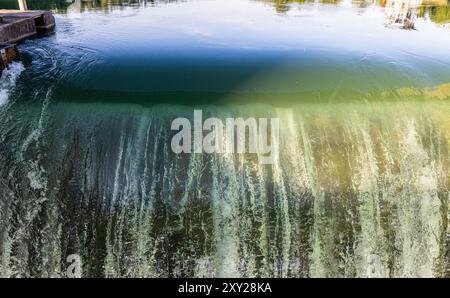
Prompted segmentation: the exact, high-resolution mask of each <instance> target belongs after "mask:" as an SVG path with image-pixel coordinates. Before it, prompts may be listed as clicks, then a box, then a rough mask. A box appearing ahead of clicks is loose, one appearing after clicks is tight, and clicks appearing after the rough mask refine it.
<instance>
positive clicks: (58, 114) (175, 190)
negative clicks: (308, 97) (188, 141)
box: [0, 102, 448, 277]
mask: <svg viewBox="0 0 450 298" xmlns="http://www.w3.org/2000/svg"><path fill="white" fill-rule="evenodd" d="M43 107H44V108H42V109H41V110H39V109H38V110H36V111H35V110H33V109H31V110H30V113H31V114H33V113H36V114H39V117H37V116H36V121H35V124H34V127H29V128H28V130H29V133H28V132H25V131H24V132H23V133H24V135H27V137H25V138H23V139H22V140H21V141H20V140H17V141H19V142H21V143H20V146H18V148H21V149H20V150H19V151H18V152H15V151H8V150H5V149H3V150H2V154H1V156H2V161H1V162H2V167H1V181H2V186H3V187H2V189H3V191H2V199H1V204H2V205H1V210H2V221H1V229H2V233H1V237H2V250H1V260H2V262H1V267H0V269H1V274H2V276H63V275H64V274H65V268H66V267H65V266H66V264H65V263H64V256H67V255H69V254H72V253H76V254H79V255H80V256H81V258H82V260H83V264H84V265H83V274H85V275H86V276H109V277H114V276H225V277H231V276H261V277H267V276H269V277H271V276H274V277H287V276H330V277H331V276H378V277H382V276H444V275H445V274H446V266H447V265H446V264H447V259H446V247H447V244H446V240H447V239H446V237H447V234H446V231H447V212H448V191H447V180H446V179H447V176H446V175H447V173H448V168H447V166H448V165H447V162H448V156H447V152H448V148H447V139H446V138H447V137H448V136H447V135H446V131H445V128H446V126H445V121H446V118H445V117H446V116H445V115H446V114H447V112H448V107H447V105H446V103H439V102H435V103H427V104H426V105H425V104H418V103H385V104H343V105H330V106H329V107H327V108H324V107H323V106H322V107H320V108H318V107H314V106H308V105H298V106H296V107H292V108H283V109H274V108H269V107H266V106H253V105H249V106H244V107H233V106H228V107H222V108H220V109H217V108H215V107H204V113H206V114H208V113H211V114H212V115H217V113H218V112H219V111H220V113H221V114H222V115H223V117H224V118H225V117H227V115H240V116H242V117H244V118H245V117H247V115H250V114H251V115H253V116H257V117H273V116H276V117H279V118H280V121H281V123H282V127H283V129H282V130H281V135H280V158H279V161H278V162H277V163H275V164H273V165H262V164H260V163H259V162H258V158H257V157H256V156H255V154H249V153H247V154H236V155H232V154H228V155H227V154H225V155H223V154H206V153H203V154H181V155H175V154H174V153H173V152H172V151H171V148H170V140H171V136H172V134H173V132H172V131H171V130H170V121H171V119H174V118H175V117H176V116H180V115H185V116H186V117H188V118H189V117H190V118H192V115H191V114H192V110H191V109H190V108H187V107H176V106H158V107H153V108H146V109H142V108H139V107H137V106H129V105H128V106H121V105H117V106H103V105H102V104H87V105H82V106H80V105H76V104H69V103H55V104H53V105H50V106H47V105H46V104H44V105H43ZM98 110H103V111H104V112H103V114H102V116H101V117H99V116H98V115H97V113H96V112H95V111H98ZM46 114H49V115H53V116H52V117H46V116H45V115H46ZM27 117H30V115H27ZM15 121H17V119H16V120H12V119H9V120H5V119H2V130H1V135H2V139H3V140H5V139H8V131H7V130H6V129H5V127H8V125H13V123H14V122H15ZM44 132H45V133H44ZM9 133H10V132H9ZM8 143H9V144H11V141H10V142H8Z"/></svg>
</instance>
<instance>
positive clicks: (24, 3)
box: [17, 0, 28, 11]
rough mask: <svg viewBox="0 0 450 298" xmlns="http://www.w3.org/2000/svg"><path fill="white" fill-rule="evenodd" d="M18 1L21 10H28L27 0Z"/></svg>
mask: <svg viewBox="0 0 450 298" xmlns="http://www.w3.org/2000/svg"><path fill="white" fill-rule="evenodd" d="M17 1H19V9H20V11H25V10H28V7H27V0H17Z"/></svg>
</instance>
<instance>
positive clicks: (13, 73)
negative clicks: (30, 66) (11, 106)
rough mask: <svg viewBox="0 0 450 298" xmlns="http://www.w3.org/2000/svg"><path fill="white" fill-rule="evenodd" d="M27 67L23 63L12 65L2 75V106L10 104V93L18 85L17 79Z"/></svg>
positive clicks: (0, 87) (0, 96) (0, 81)
mask: <svg viewBox="0 0 450 298" xmlns="http://www.w3.org/2000/svg"><path fill="white" fill-rule="evenodd" d="M24 70H25V67H24V66H23V64H22V63H21V62H13V63H11V64H10V65H9V66H8V67H7V68H6V69H5V70H4V71H3V73H2V76H1V78H0V106H2V105H4V104H5V103H7V102H8V98H9V92H10V91H11V89H12V88H13V87H14V86H15V85H16V81H17V78H18V77H19V76H20V74H21V73H22V71H24Z"/></svg>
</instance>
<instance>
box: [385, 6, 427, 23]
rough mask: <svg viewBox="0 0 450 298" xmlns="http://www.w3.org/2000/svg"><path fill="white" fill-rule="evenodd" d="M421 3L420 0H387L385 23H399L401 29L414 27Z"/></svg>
mask: <svg viewBox="0 0 450 298" xmlns="http://www.w3.org/2000/svg"><path fill="white" fill-rule="evenodd" d="M421 4H422V0H387V1H386V8H385V13H386V23H387V24H389V25H399V26H400V27H401V28H403V29H414V23H415V21H416V19H417V17H418V15H419V6H420V5H421Z"/></svg>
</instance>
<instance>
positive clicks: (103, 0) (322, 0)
mask: <svg viewBox="0 0 450 298" xmlns="http://www.w3.org/2000/svg"><path fill="white" fill-rule="evenodd" d="M179 1H180V0H29V4H28V6H29V7H30V9H52V10H54V11H56V12H59V13H67V12H83V11H86V10H91V9H95V10H99V9H102V10H105V11H108V10H115V9H120V8H123V7H129V6H132V7H140V6H159V5H165V4H167V3H171V2H179ZM253 1H258V2H264V3H267V4H269V5H272V6H273V7H274V8H275V10H276V12H277V13H286V12H288V11H289V10H291V9H301V5H304V4H321V5H340V4H342V3H343V2H349V3H351V4H350V5H351V6H354V7H357V8H368V7H371V6H380V7H384V8H385V14H386V23H387V24H390V25H398V26H399V27H401V28H404V29H413V28H414V23H415V20H416V18H427V19H428V18H429V19H430V20H431V21H433V22H435V23H436V24H446V23H449V22H450V8H449V1H448V0H351V1H345V0H344V1H343V0H253ZM16 2H17V1H16V0H2V1H1V3H0V8H16V6H17V3H16Z"/></svg>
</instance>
